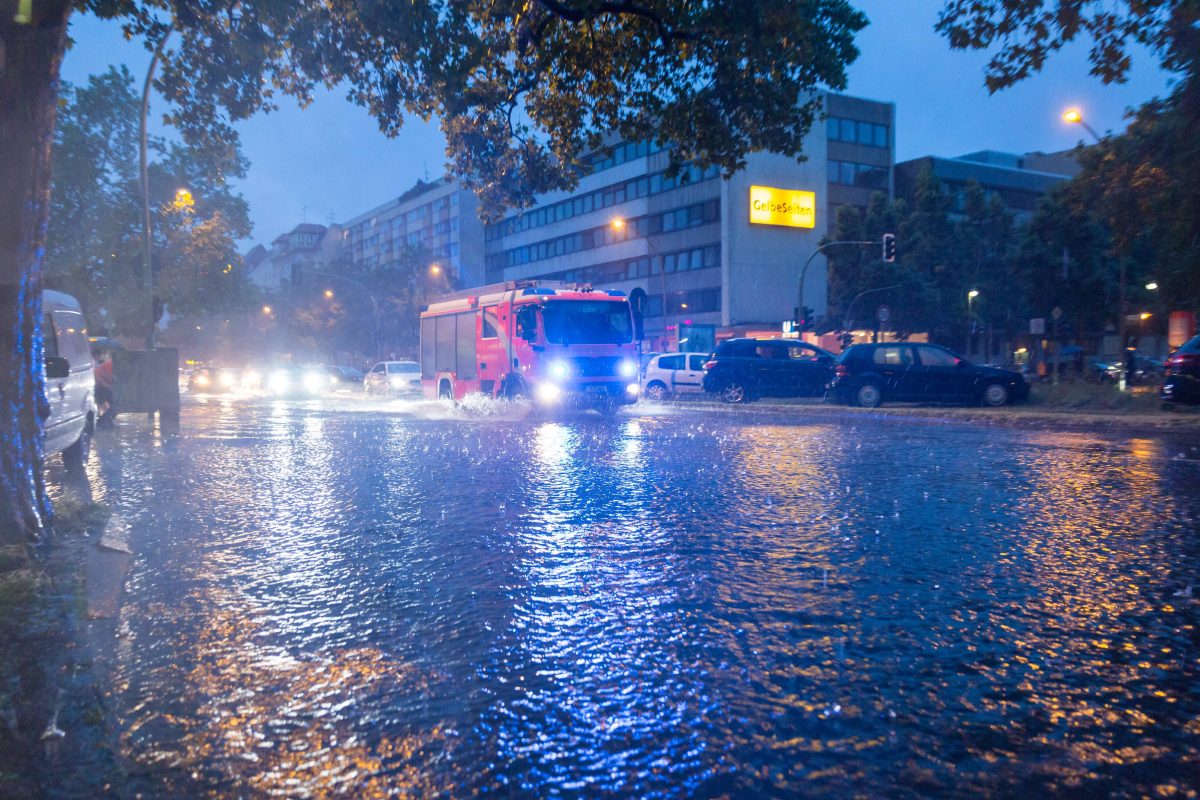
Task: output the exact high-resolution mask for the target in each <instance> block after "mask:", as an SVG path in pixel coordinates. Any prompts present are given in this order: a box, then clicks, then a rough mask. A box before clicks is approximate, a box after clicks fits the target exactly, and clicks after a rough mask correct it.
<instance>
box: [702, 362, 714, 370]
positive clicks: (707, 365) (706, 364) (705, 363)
mask: <svg viewBox="0 0 1200 800" xmlns="http://www.w3.org/2000/svg"><path fill="white" fill-rule="evenodd" d="M716 365H717V362H716V361H705V362H704V368H705V369H712V368H713V367H715V366H716Z"/></svg>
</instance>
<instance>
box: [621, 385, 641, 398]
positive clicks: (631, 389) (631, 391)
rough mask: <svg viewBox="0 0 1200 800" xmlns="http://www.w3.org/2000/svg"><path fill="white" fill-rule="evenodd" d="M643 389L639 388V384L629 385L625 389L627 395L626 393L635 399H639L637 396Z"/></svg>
mask: <svg viewBox="0 0 1200 800" xmlns="http://www.w3.org/2000/svg"><path fill="white" fill-rule="evenodd" d="M641 388H642V387H641V386H639V385H638V384H636V383H631V384H629V385H628V386H626V387H625V393H626V394H628V395H631V396H633V397H637V395H638V392H639V391H640V390H641Z"/></svg>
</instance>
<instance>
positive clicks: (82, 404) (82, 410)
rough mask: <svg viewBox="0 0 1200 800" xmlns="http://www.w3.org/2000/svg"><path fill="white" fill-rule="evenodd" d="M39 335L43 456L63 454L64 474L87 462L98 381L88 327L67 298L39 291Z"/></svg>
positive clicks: (52, 292) (94, 420)
mask: <svg viewBox="0 0 1200 800" xmlns="http://www.w3.org/2000/svg"><path fill="white" fill-rule="evenodd" d="M42 314H43V315H44V316H43V317H42V336H43V339H44V341H45V348H46V362H45V363H46V400H47V401H49V403H50V416H49V417H48V418H47V419H46V454H47V455H50V454H52V453H62V454H63V464H64V465H65V466H66V467H67V469H77V468H80V467H82V466H83V463H84V462H85V461H86V460H87V456H88V450H89V449H90V448H91V441H92V432H93V431H94V430H95V426H96V397H95V392H96V379H95V376H94V375H93V373H92V369H93V364H92V351H91V348H90V346H89V345H88V338H87V322H86V321H85V320H84V318H83V310H82V309H81V308H80V306H79V301H78V300H76V299H75V298H74V297H71V295H69V294H63V293H62V292H55V291H51V290H49V289H47V290H46V291H44V292H42Z"/></svg>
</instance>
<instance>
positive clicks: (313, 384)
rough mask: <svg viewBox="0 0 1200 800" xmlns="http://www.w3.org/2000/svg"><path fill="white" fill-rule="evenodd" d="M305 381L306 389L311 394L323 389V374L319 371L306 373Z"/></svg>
mask: <svg viewBox="0 0 1200 800" xmlns="http://www.w3.org/2000/svg"><path fill="white" fill-rule="evenodd" d="M303 381H304V391H306V392H308V393H309V394H316V393H317V392H319V391H321V386H322V385H323V384H322V381H321V376H320V375H318V374H317V373H315V372H306V373H304V378H303Z"/></svg>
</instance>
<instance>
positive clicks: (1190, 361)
mask: <svg viewBox="0 0 1200 800" xmlns="http://www.w3.org/2000/svg"><path fill="white" fill-rule="evenodd" d="M1185 366H1186V367H1200V353H1176V354H1175V355H1173V356H1171V357H1170V358H1168V359H1167V363H1166V369H1167V372H1168V373H1170V374H1172V375H1177V374H1179V373H1178V372H1177V370H1181V369H1182V368H1183V367H1185Z"/></svg>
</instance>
